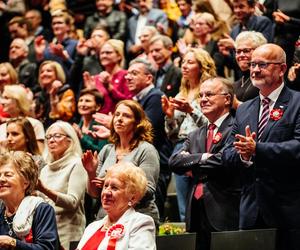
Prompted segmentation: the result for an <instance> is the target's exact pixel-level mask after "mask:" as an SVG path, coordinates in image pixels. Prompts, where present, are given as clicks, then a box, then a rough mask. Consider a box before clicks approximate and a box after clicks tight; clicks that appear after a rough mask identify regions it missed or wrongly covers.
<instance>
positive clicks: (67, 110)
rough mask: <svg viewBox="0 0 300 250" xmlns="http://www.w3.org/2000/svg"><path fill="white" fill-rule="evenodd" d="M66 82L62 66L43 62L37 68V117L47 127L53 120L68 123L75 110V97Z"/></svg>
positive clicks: (52, 62)
mask: <svg viewBox="0 0 300 250" xmlns="http://www.w3.org/2000/svg"><path fill="white" fill-rule="evenodd" d="M65 82H66V75H65V73H64V71H63V68H62V66H61V65H60V64H59V63H57V62H54V61H44V62H43V63H42V64H41V65H40V68H39V84H40V86H41V88H42V90H41V92H40V93H38V94H37V96H36V106H37V107H36V113H37V117H38V118H40V119H42V120H43V121H44V125H45V127H49V125H50V124H52V123H53V122H54V121H55V120H63V121H70V120H71V119H72V118H73V115H74V113H75V110H76V104H75V95H74V92H73V91H72V90H71V89H70V86H69V85H68V84H65Z"/></svg>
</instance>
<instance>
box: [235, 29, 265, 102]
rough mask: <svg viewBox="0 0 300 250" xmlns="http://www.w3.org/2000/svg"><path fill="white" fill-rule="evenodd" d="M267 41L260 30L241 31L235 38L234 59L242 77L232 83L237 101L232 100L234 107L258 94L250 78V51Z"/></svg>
mask: <svg viewBox="0 0 300 250" xmlns="http://www.w3.org/2000/svg"><path fill="white" fill-rule="evenodd" d="M265 43H267V39H266V38H265V37H264V35H263V34H262V33H260V32H256V31H243V32H241V33H240V34H239V35H238V36H237V37H236V39H235V59H236V62H237V64H238V66H239V68H240V69H241V71H242V78H241V79H239V80H238V81H236V82H235V83H234V85H233V87H234V93H235V95H236V98H237V102H236V101H235V102H234V107H235V108H237V105H238V104H239V103H240V102H245V101H247V100H250V99H252V98H254V97H256V96H257V95H258V92H259V90H258V88H256V87H254V86H253V84H252V83H251V80H250V67H249V63H250V62H251V56H252V52H253V51H254V50H255V49H256V48H257V47H259V46H260V45H263V44H265Z"/></svg>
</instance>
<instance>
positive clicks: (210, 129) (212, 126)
mask: <svg viewBox="0 0 300 250" xmlns="http://www.w3.org/2000/svg"><path fill="white" fill-rule="evenodd" d="M215 128H216V125H215V124H213V123H212V124H209V125H208V131H207V137H206V152H207V153H208V152H209V151H210V148H211V145H212V142H213V138H214V129H215ZM202 195H203V183H201V182H199V183H198V184H197V186H196V188H195V192H194V197H195V198H196V199H197V200H198V199H200V198H201V196H202Z"/></svg>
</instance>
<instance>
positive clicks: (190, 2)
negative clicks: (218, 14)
mask: <svg viewBox="0 0 300 250" xmlns="http://www.w3.org/2000/svg"><path fill="white" fill-rule="evenodd" d="M179 1H181V0H176V3H178V2H179ZM183 1H185V2H186V3H187V4H188V5H193V3H192V0H183Z"/></svg>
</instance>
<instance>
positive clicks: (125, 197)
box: [77, 162, 156, 250]
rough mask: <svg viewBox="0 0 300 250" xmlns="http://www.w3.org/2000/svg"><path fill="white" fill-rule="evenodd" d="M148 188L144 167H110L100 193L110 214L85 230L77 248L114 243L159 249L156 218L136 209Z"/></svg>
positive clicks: (86, 248) (129, 165)
mask: <svg viewBox="0 0 300 250" xmlns="http://www.w3.org/2000/svg"><path fill="white" fill-rule="evenodd" d="M146 190H147V178H146V175H145V173H144V171H143V170H142V169H141V168H137V167H136V166H134V165H133V164H132V163H129V162H124V163H119V164H115V165H113V166H111V167H110V168H109V169H108V170H107V173H106V175H105V179H104V184H103V190H102V193H101V201H102V206H103V209H104V210H105V211H106V213H107V215H106V216H105V217H104V218H103V219H102V220H100V221H95V222H93V223H91V224H90V225H89V226H88V227H87V228H86V229H85V232H84V234H83V236H82V238H81V240H80V242H79V244H78V247H77V249H78V250H90V249H106V248H108V246H109V245H112V244H114V246H115V248H113V249H116V250H121V249H141V250H142V249H156V244H155V225H154V222H153V219H152V218H151V217H150V216H148V215H144V214H141V213H139V212H136V211H135V210H134V207H135V206H136V205H137V204H138V202H139V201H140V200H141V199H142V198H143V196H144V195H145V193H146ZM113 234H116V235H117V238H116V239H113V237H112V235H113Z"/></svg>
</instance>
